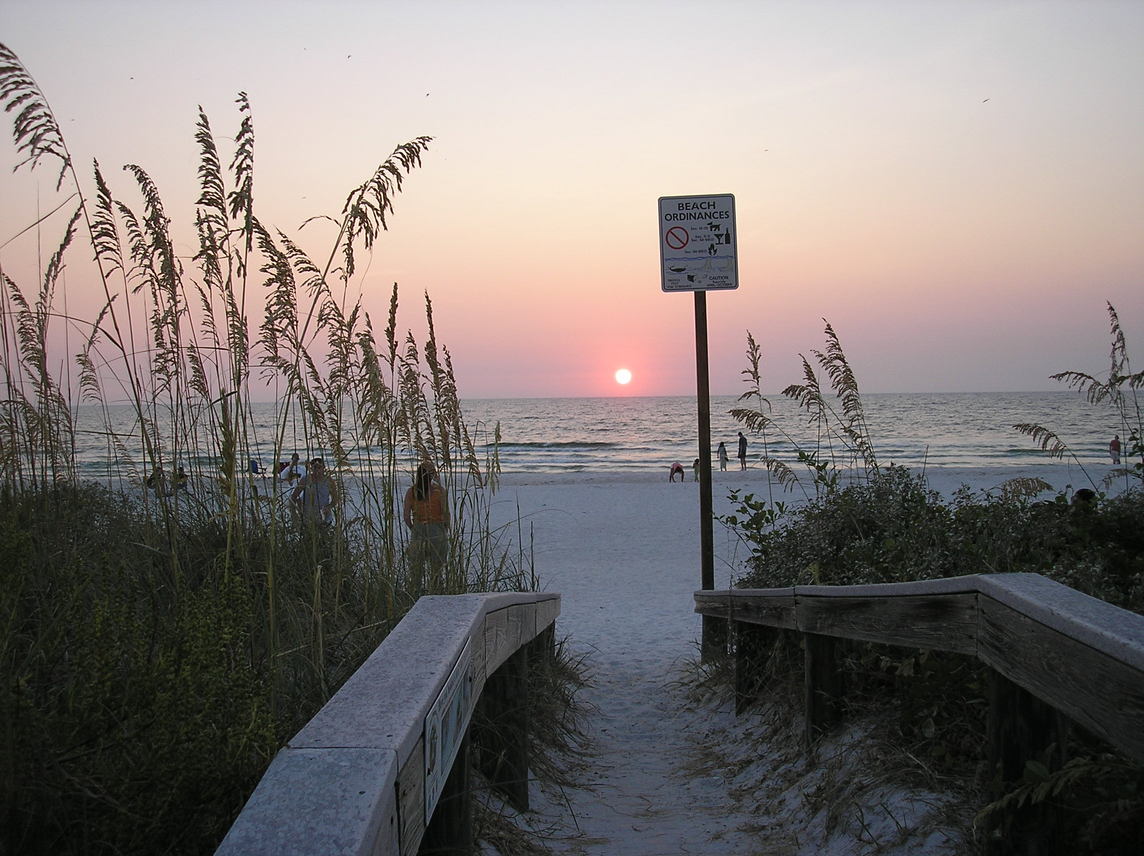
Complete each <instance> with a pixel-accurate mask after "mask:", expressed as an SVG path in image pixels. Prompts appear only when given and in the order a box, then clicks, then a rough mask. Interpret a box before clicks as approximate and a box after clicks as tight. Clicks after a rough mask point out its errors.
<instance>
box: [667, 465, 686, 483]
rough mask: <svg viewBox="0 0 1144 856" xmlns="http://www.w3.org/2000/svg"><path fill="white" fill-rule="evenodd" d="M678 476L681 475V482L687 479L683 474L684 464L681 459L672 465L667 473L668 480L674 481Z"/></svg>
mask: <svg viewBox="0 0 1144 856" xmlns="http://www.w3.org/2000/svg"><path fill="white" fill-rule="evenodd" d="M676 476H679V481H680V483H683V482H685V481H687V479H686V478H685V477H684V475H683V464H681V463H679V461H676V462H675V463H674V464H672V465H671V470H670V471H669V472H668V474H667V480H668V481H669V482H673V481H675V477H676Z"/></svg>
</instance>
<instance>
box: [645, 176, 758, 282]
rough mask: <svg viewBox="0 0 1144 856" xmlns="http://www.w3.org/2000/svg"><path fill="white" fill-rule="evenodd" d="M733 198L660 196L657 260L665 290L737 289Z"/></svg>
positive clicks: (725, 194)
mask: <svg viewBox="0 0 1144 856" xmlns="http://www.w3.org/2000/svg"><path fill="white" fill-rule="evenodd" d="M737 240H738V235H737V234H736V231H735V197H734V196H732V195H731V194H730V193H723V194H718V195H716V196H661V197H660V198H659V259H660V263H661V266H662V268H663V290H664V291H714V290H717V289H731V288H738V287H739V259H738V249H737V248H738V244H737Z"/></svg>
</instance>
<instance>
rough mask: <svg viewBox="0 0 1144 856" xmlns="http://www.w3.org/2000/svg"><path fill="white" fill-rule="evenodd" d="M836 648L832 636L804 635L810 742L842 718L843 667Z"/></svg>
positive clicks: (807, 735) (807, 722)
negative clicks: (839, 661) (840, 664)
mask: <svg viewBox="0 0 1144 856" xmlns="http://www.w3.org/2000/svg"><path fill="white" fill-rule="evenodd" d="M836 648H837V640H836V639H835V638H834V637H832V636H819V635H817V634H814V633H806V634H804V635H803V654H804V671H803V676H804V681H805V689H806V742H807V743H808V744H809V743H813V742H814V741H815V740H816V739H818V737H820V736H821V735H822V734H824V733H826V732H827V731H829V730H830V729H831V728H832V727H833V726H834V725H835V723H837V722H838V721H839V720H840V719H841V718H842V669H841V668H840V666H839V663H838V656H837V651H836Z"/></svg>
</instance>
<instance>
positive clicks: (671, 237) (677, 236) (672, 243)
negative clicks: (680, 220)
mask: <svg viewBox="0 0 1144 856" xmlns="http://www.w3.org/2000/svg"><path fill="white" fill-rule="evenodd" d="M663 240H664V242H665V243H666V244H667V245H668V246H669V247H670V248H671V249H673V250H682V249H683V248H684V247H686V246H687V244H688V242H689V241H690V240H691V236H690V235H689V234H687V230H686V229H684V228H683V227H682V226H672V227H671V228H670V229H668V230H667V234H666V235H664V236H663Z"/></svg>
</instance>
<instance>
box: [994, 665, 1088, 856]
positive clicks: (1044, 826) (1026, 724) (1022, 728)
mask: <svg viewBox="0 0 1144 856" xmlns="http://www.w3.org/2000/svg"><path fill="white" fill-rule="evenodd" d="M1067 738H1068V721H1067V719H1066V718H1065V717H1064V716H1062V715H1061V714H1060V713H1059V712H1058V711H1057V710H1056V709H1055V708H1053V707H1052V706H1051V705H1048V704H1045V702H1043V701H1041V700H1040V699H1039V698H1037V697H1036V696H1035V695H1033V694H1032V693H1030V692H1029V691H1028V690H1026V689H1024V688H1023V687H1021V686H1019V685H1017V684H1015V683H1013V682H1012V681H1011V680H1009V679H1008V678H1006V677H1005V676H1004V675H1001V674H999V673H998V672H991V673H990V677H989V722H988V752H989V755H988V758H989V766H990V769H991V770H993V771H994V776H995V783H996V787H997V791H996V792H995V793H994V797H1000V796H1001V795H1002V794H1004V793H1006V792H1007V791H1008V790H1009V789H1010V788H1011V787H1012V786H1013V784H1014V783H1016V782H1020V781H1021V779H1022V777H1023V776H1024V773H1025V765H1026V764H1027V763H1028V762H1029V761H1039V762H1041V763H1043V764H1045V766H1046V767H1047V768H1048V769H1049V770H1050V771H1053V770H1057V769H1059V768H1060V766H1061V764H1062V763H1063V762H1064V747H1065V745H1066V743H1065V741H1066V740H1067ZM1055 817H1056V815H1055V813H1054V812H1052V811H1051V810H1049V808H1048V805H1047V804H1045V803H1042V804H1040V805H1026V806H1023V807H1021V808H1016V809H1013V810H1012V811H1010V812H1007V813H1006V814H1005V815H1004V817H1003V818H1002V826H1001V828H1000V829H999V830H996V832H998V834H997V835H996V836H993V837H991V838H990V839H989V842H988V852H989V853H990V856H1011V854H1012V856H1018V854H1019V856H1043V855H1044V854H1051V853H1056V852H1057V851H1056V849H1054V847H1053V840H1054V838H1055V834H1054V833H1055V830H1056V823H1055Z"/></svg>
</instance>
